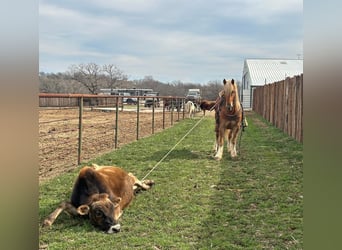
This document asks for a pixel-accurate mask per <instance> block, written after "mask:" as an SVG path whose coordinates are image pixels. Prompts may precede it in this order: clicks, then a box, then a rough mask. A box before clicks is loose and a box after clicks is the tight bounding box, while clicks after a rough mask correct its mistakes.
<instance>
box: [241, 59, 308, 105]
mask: <svg viewBox="0 0 342 250" xmlns="http://www.w3.org/2000/svg"><path fill="white" fill-rule="evenodd" d="M302 73H303V59H245V61H244V65H243V73H242V83H241V85H242V86H241V89H242V91H240V101H241V103H242V105H243V107H244V108H246V109H250V108H251V107H252V103H253V89H254V88H255V87H257V86H263V85H265V84H269V83H274V82H278V81H281V80H284V79H285V78H287V77H293V76H295V75H300V74H302Z"/></svg>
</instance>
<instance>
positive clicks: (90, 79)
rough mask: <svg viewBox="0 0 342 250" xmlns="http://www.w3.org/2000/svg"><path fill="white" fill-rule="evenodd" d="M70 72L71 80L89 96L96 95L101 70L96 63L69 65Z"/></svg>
mask: <svg viewBox="0 0 342 250" xmlns="http://www.w3.org/2000/svg"><path fill="white" fill-rule="evenodd" d="M70 72H71V76H72V78H73V80H75V81H77V82H79V83H81V84H82V85H83V86H85V87H86V88H87V89H88V90H89V92H90V93H91V94H96V93H97V92H98V90H99V87H100V79H101V77H102V75H101V74H102V69H101V67H100V66H99V65H97V64H96V63H88V64H83V63H81V64H79V65H75V64H74V65H71V67H70Z"/></svg>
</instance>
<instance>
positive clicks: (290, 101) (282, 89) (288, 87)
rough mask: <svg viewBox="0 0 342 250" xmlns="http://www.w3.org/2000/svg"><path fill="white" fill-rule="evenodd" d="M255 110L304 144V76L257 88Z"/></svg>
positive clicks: (254, 97) (255, 91) (254, 101)
mask: <svg viewBox="0 0 342 250" xmlns="http://www.w3.org/2000/svg"><path fill="white" fill-rule="evenodd" d="M253 110H254V111H255V112H256V113H258V114H260V115H262V116H263V117H264V118H265V119H266V120H267V121H269V122H270V123H272V124H273V125H274V126H276V127H277V128H279V129H281V130H283V131H284V132H285V133H287V134H288V135H289V136H291V137H293V138H294V139H296V140H297V141H299V142H303V74H301V75H300V76H295V77H292V78H286V79H285V80H283V81H279V82H275V83H272V84H267V85H264V86H260V87H257V88H255V89H254V92H253Z"/></svg>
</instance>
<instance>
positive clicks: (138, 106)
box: [137, 97, 140, 140]
mask: <svg viewBox="0 0 342 250" xmlns="http://www.w3.org/2000/svg"><path fill="white" fill-rule="evenodd" d="M139 113H140V97H138V99H137V140H139Z"/></svg>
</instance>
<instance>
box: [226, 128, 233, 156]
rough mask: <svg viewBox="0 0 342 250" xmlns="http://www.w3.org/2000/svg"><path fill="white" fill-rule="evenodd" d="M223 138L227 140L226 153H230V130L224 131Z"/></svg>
mask: <svg viewBox="0 0 342 250" xmlns="http://www.w3.org/2000/svg"><path fill="white" fill-rule="evenodd" d="M225 138H226V140H227V151H228V153H229V152H230V151H232V148H231V147H232V143H231V140H232V130H231V129H227V130H226V133H225Z"/></svg>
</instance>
